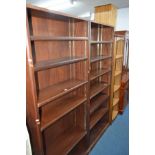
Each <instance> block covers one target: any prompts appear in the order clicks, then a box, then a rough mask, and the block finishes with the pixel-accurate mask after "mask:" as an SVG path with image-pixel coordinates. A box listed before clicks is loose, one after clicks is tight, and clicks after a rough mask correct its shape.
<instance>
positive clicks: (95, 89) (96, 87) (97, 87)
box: [90, 83, 109, 99]
mask: <svg viewBox="0 0 155 155" xmlns="http://www.w3.org/2000/svg"><path fill="white" fill-rule="evenodd" d="M108 86H109V85H108V84H106V83H95V84H93V85H92V86H91V87H90V99H92V98H93V97H94V96H96V95H97V94H98V93H100V92H101V91H103V90H104V89H106V88H107V87H108Z"/></svg>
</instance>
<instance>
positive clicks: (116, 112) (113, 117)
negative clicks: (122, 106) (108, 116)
mask: <svg viewBox="0 0 155 155" xmlns="http://www.w3.org/2000/svg"><path fill="white" fill-rule="evenodd" d="M117 114H118V111H115V110H114V111H113V112H112V120H114V119H115V118H116V116H117Z"/></svg>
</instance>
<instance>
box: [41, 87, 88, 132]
mask: <svg viewBox="0 0 155 155" xmlns="http://www.w3.org/2000/svg"><path fill="white" fill-rule="evenodd" d="M77 91H81V92H83V91H84V87H80V88H78V89H76V90H74V91H73V92H71V93H69V94H66V95H65V96H63V97H62V98H59V99H57V100H55V101H54V102H50V103H48V104H47V105H45V106H44V107H42V109H41V110H42V111H41V113H42V115H41V130H42V131H43V130H44V129H46V128H47V127H48V126H50V125H51V124H53V123H54V122H56V121H57V120H58V119H60V118H62V117H63V116H65V115H66V114H68V113H69V112H71V111H72V110H74V109H75V108H77V107H78V106H80V105H81V104H83V103H84V102H86V100H87V98H86V97H85V96H84V94H81V95H78V94H77ZM73 94H74V95H73Z"/></svg>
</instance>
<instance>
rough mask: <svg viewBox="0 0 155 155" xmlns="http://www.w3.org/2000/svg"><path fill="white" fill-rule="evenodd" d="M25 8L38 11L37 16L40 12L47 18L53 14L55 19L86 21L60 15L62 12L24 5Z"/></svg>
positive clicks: (64, 14) (63, 14)
mask: <svg viewBox="0 0 155 155" xmlns="http://www.w3.org/2000/svg"><path fill="white" fill-rule="evenodd" d="M26 8H27V9H30V10H35V11H38V15H39V14H40V13H39V12H41V13H46V14H47V15H48V16H50V15H52V14H54V15H55V17H56V16H57V17H58V18H59V17H60V16H61V17H62V18H64V19H68V18H72V19H77V20H82V21H88V20H86V19H83V18H80V17H77V16H73V15H69V14H66V13H62V12H59V11H55V10H49V9H46V8H42V7H38V6H34V5H31V4H26ZM36 15H37V14H36ZM40 15H41V14H40ZM46 17H47V16H46Z"/></svg>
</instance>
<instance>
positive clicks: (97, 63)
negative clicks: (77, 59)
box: [91, 62, 101, 72]
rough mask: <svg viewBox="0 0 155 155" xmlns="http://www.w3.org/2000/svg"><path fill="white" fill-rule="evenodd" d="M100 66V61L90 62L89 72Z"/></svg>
mask: <svg viewBox="0 0 155 155" xmlns="http://www.w3.org/2000/svg"><path fill="white" fill-rule="evenodd" d="M100 67H101V65H100V62H95V63H92V64H91V72H93V71H97V70H99V69H100Z"/></svg>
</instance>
